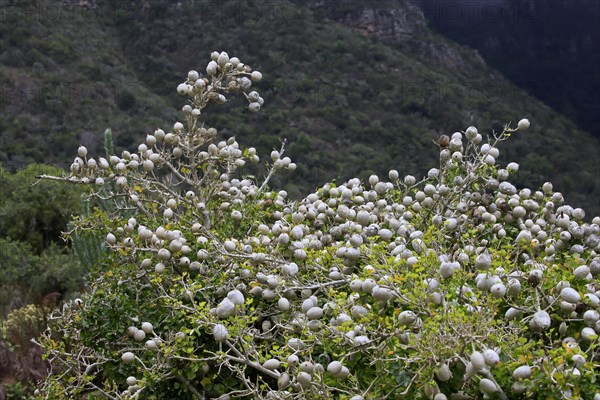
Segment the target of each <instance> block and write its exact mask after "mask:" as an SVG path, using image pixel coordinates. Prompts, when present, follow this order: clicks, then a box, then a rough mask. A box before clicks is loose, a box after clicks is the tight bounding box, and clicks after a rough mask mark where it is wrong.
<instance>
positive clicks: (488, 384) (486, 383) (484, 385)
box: [479, 378, 498, 394]
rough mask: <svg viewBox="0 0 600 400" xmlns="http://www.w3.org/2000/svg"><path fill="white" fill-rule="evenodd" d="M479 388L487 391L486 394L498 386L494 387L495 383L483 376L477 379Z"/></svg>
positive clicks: (495, 389)
mask: <svg viewBox="0 0 600 400" xmlns="http://www.w3.org/2000/svg"><path fill="white" fill-rule="evenodd" d="M479 388H480V389H481V391H482V392H484V393H487V394H491V393H494V392H496V391H497V390H498V388H497V387H496V384H495V383H494V382H493V381H491V380H490V379H487V378H483V379H482V380H480V381H479Z"/></svg>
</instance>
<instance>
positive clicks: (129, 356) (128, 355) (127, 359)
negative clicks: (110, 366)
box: [121, 351, 135, 364]
mask: <svg viewBox="0 0 600 400" xmlns="http://www.w3.org/2000/svg"><path fill="white" fill-rule="evenodd" d="M121 360H123V362H124V363H126V364H129V363H132V362H133V360H135V355H134V354H133V353H132V352H130V351H126V352H125V353H123V355H122V356H121Z"/></svg>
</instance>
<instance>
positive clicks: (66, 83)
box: [0, 0, 600, 212]
mask: <svg viewBox="0 0 600 400" xmlns="http://www.w3.org/2000/svg"><path fill="white" fill-rule="evenodd" d="M351 3H352V5H353V6H356V7H360V6H361V4H362V3H360V2H351ZM28 4H29V5H31V4H33V3H28V2H22V4H21V5H20V6H19V7H21V8H26V7H27V6H28ZM35 4H40V5H41V8H42V9H43V7H44V5H52V4H54V6H56V4H55V3H52V2H49V1H41V2H36V3H35ZM364 4H366V5H370V4H371V3H369V2H365V3H364ZM386 4H387V6H389V7H392V6H395V7H403V2H402V1H390V2H387V3H386ZM97 7H98V8H95V9H91V10H89V9H87V10H86V9H81V8H78V7H77V6H72V5H71V6H64V7H63V8H61V10H63V11H64V12H59V13H56V14H57V16H56V17H55V18H43V17H40V18H36V17H35V14H34V15H33V16H31V15H29V14H27V15H29V16H27V15H26V16H25V17H23V18H20V17H19V15H18V14H17V15H15V14H14V13H7V18H6V19H4V20H3V21H2V23H0V33H1V38H0V54H1V56H0V63H1V64H2V69H1V72H0V80H1V82H2V84H3V85H4V86H3V87H4V88H5V90H4V93H5V94H6V95H4V96H2V110H3V112H2V115H1V117H0V131H1V138H0V144H1V146H0V148H1V150H0V161H2V162H3V163H4V165H5V167H7V168H14V167H16V166H19V165H22V164H23V163H29V162H32V161H37V162H46V163H54V164H57V165H60V166H61V167H66V164H65V163H64V161H63V160H65V159H66V157H67V156H70V154H69V152H68V149H72V148H74V146H77V145H78V144H80V143H83V144H86V145H87V146H88V147H89V148H91V149H98V148H99V147H100V146H101V136H100V135H99V134H98V132H101V131H102V129H104V128H105V127H107V126H110V127H112V128H113V130H114V132H115V141H116V144H117V148H123V147H124V146H127V145H130V144H131V143H134V141H136V140H137V139H139V138H140V137H143V134H144V132H146V133H147V132H151V131H152V130H153V129H154V128H155V127H157V126H160V127H164V126H163V125H161V124H163V122H162V121H171V120H172V119H173V112H172V111H171V107H172V106H178V104H177V103H176V102H175V100H176V95H175V94H173V93H172V91H171V90H170V85H171V84H172V82H173V81H174V80H175V79H177V76H180V75H181V74H183V73H185V72H186V71H187V70H189V69H190V68H193V67H194V66H195V65H196V62H197V60H199V59H201V58H203V57H205V56H206V55H207V54H209V52H210V51H212V50H215V49H216V50H218V49H222V48H227V49H230V51H232V52H235V53H236V54H239V55H240V57H244V56H246V55H248V54H253V55H255V58H256V60H258V61H257V62H256V65H253V67H257V68H260V69H264V70H267V71H269V73H268V76H266V78H268V79H267V82H268V83H267V87H266V88H265V93H264V97H265V100H266V106H265V108H264V110H263V113H260V114H256V115H252V116H251V117H250V118H247V119H246V120H243V119H242V113H243V111H241V110H240V108H239V107H238V108H236V107H235V105H236V104H235V101H234V102H233V103H232V104H230V107H226V110H225V111H224V112H222V113H217V114H215V115H212V116H210V117H209V123H211V124H214V125H216V126H219V127H220V128H221V134H222V135H226V134H233V135H235V136H236V137H237V138H238V140H239V141H240V143H242V144H244V143H246V144H248V143H252V144H253V145H255V146H257V148H258V149H259V150H262V151H269V150H270V149H271V148H273V147H278V146H279V142H280V140H282V139H287V140H288V143H289V146H288V149H289V154H290V155H291V156H293V157H294V158H295V159H296V160H298V164H299V165H300V166H301V167H300V168H299V171H297V173H296V175H295V177H294V179H293V181H292V180H291V179H289V177H288V176H283V177H281V178H279V180H278V181H276V182H277V183H278V184H284V187H286V189H287V190H288V191H289V192H290V194H291V195H292V196H294V197H300V195H301V194H303V193H306V191H307V190H309V189H311V188H313V187H315V186H316V185H317V184H319V183H321V182H323V181H325V180H328V179H333V178H340V179H342V178H348V177H350V176H355V175H356V176H360V177H365V176H368V174H370V173H373V172H377V173H382V172H383V169H384V168H387V166H394V167H395V168H397V169H398V170H400V171H402V172H403V173H414V174H422V173H423V172H424V169H425V166H427V165H430V164H431V162H434V161H435V159H436V157H437V155H436V154H435V152H434V151H432V150H431V147H430V144H431V141H432V139H435V138H437V137H438V136H439V135H440V134H441V133H452V132H453V131H456V130H458V129H461V127H463V126H464V124H465V123H469V124H477V125H481V126H489V127H491V128H492V129H494V130H496V131H499V130H501V129H502V126H503V124H504V123H505V121H513V122H514V121H516V120H518V119H519V118H521V117H528V118H531V119H532V120H535V121H537V124H536V125H535V127H534V128H533V129H532V132H531V133H530V134H529V135H528V137H527V138H521V137H519V138H516V139H515V140H514V141H512V142H511V143H509V145H508V146H507V151H506V153H505V154H506V156H507V157H511V158H515V159H519V160H522V164H523V166H524V168H523V169H524V170H526V171H528V172H527V173H526V174H525V173H521V174H519V176H517V178H516V179H517V183H518V184H522V185H530V186H535V185H539V184H540V183H541V182H543V181H546V180H552V181H553V182H555V185H556V186H557V187H558V188H559V189H560V190H562V191H563V192H565V193H566V195H567V198H568V199H570V201H571V202H572V203H573V204H575V205H582V206H585V207H586V208H587V209H589V210H590V211H592V212H596V211H597V210H598V209H599V205H598V201H597V198H598V196H599V195H600V184H599V182H598V179H597V177H596V176H595V171H597V170H598V159H597V157H595V155H594V153H593V152H592V151H590V149H595V148H597V146H598V141H597V140H595V139H593V138H591V137H590V136H589V135H588V134H587V133H585V132H582V131H580V130H578V129H577V128H576V126H575V124H573V123H572V122H571V121H569V120H567V119H565V118H564V117H562V116H560V115H557V114H556V113H555V112H554V111H553V110H551V109H550V108H549V107H547V106H545V105H543V104H542V103H540V102H539V101H537V100H535V99H534V98H532V97H530V96H528V95H527V94H526V93H525V92H523V91H521V90H519V89H518V88H517V87H515V86H514V85H512V84H511V83H510V82H509V81H507V80H506V79H504V78H503V77H502V76H501V75H500V74H498V73H497V72H495V71H494V70H492V69H490V68H489V67H487V66H485V65H484V64H482V63H481V62H479V61H478V58H477V56H476V54H475V53H474V52H472V51H470V50H468V49H466V48H463V47H460V46H458V45H455V44H453V43H451V42H448V41H446V40H445V39H444V38H443V37H441V36H439V35H436V34H434V33H432V32H430V31H428V30H425V31H423V32H422V33H420V34H419V35H418V42H417V41H415V42H414V43H413V42H410V43H402V44H397V45H396V44H394V43H382V42H380V41H379V40H378V39H376V38H374V37H371V36H365V35H364V34H362V33H360V32H356V31H354V30H352V29H351V28H348V27H346V26H344V25H343V24H342V23H340V22H334V21H333V20H332V19H329V17H328V16H327V13H323V12H320V11H319V10H315V9H314V8H313V9H310V8H308V7H306V6H304V5H303V3H302V2H297V3H293V2H290V1H278V2H277V3H276V4H275V5H274V6H273V5H272V6H271V7H267V6H261V5H258V3H256V4H255V3H253V2H247V1H242V0H240V1H238V0H236V1H225V2H218V3H217V2H181V3H177V4H175V3H170V2H167V1H158V2H151V3H148V2H141V1H139V2H138V1H135V2H128V3H124V2H120V1H113V2H108V3H104V2H101V3H98V5H97ZM421 42H422V43H427V44H428V46H429V47H430V48H431V49H433V50H431V51H425V50H424V49H423V46H420V43H421ZM429 44H430V45H429ZM429 47H428V48H429ZM436 52H438V53H439V52H442V53H443V52H448V53H449V54H450V55H452V56H453V57H454V58H456V59H458V60H459V61H460V63H445V62H443V61H439V60H444V59H445V58H444V57H443V55H444V54H438V53H436ZM176 55H177V56H176ZM180 55H186V57H181V56H180ZM436 56H440V57H437V58H435V57H436ZM434 58H435V59H436V60H437V61H436V62H433V61H432V60H433V59H434ZM200 72H203V71H200Z"/></svg>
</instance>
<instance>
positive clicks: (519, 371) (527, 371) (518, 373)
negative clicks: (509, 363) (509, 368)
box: [512, 365, 531, 379]
mask: <svg viewBox="0 0 600 400" xmlns="http://www.w3.org/2000/svg"><path fill="white" fill-rule="evenodd" d="M512 376H513V379H527V378H529V377H530V376H531V367H530V366H529V365H521V366H520V367H518V368H516V369H515V370H514V371H513V374H512Z"/></svg>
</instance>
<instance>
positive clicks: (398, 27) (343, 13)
mask: <svg viewBox="0 0 600 400" xmlns="http://www.w3.org/2000/svg"><path fill="white" fill-rule="evenodd" d="M311 2H312V8H313V9H314V10H315V11H316V13H318V14H317V15H320V16H323V17H326V18H328V19H331V20H333V21H336V22H341V23H343V24H344V25H346V26H349V27H352V28H353V29H355V30H357V31H359V32H361V33H363V34H365V35H367V36H373V37H376V38H378V39H380V40H382V41H384V42H387V43H393V44H396V45H399V46H409V47H410V50H411V52H413V51H415V50H416V54H418V55H419V56H421V57H422V59H423V61H425V62H430V63H433V64H434V65H440V66H445V67H448V66H449V67H452V68H458V67H462V66H465V65H466V64H468V63H472V62H473V61H475V62H476V63H479V64H484V61H483V59H482V58H481V56H479V54H478V53H477V52H476V51H472V52H471V53H472V54H471V55H472V58H471V57H469V58H470V59H469V60H468V61H466V60H465V58H464V49H463V51H462V52H461V51H459V47H458V46H451V45H449V44H448V43H447V42H445V41H441V40H436V39H437V38H436V35H435V34H433V33H432V32H431V31H430V30H429V29H428V27H427V22H426V20H425V16H424V14H423V11H422V10H421V9H420V8H419V7H418V6H416V5H415V4H413V3H411V2H408V1H405V0H393V1H385V0H383V1H371V0H314V1H311ZM415 46H417V48H415Z"/></svg>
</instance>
